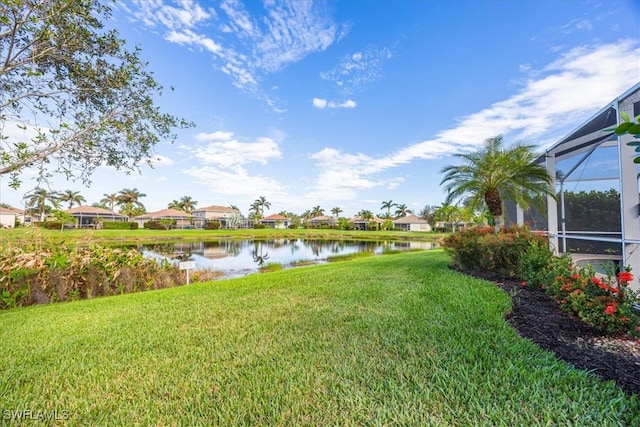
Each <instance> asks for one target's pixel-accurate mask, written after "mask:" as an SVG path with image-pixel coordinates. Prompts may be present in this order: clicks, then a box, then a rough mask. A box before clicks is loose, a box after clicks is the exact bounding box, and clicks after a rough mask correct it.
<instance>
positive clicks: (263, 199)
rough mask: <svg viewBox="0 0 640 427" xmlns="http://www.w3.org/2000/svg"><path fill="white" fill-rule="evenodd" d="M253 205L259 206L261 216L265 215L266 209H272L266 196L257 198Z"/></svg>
mask: <svg viewBox="0 0 640 427" xmlns="http://www.w3.org/2000/svg"><path fill="white" fill-rule="evenodd" d="M253 204H257V206H258V208H259V212H260V215H262V214H263V213H264V210H265V208H266V209H267V210H269V208H270V207H271V203H269V202H267V199H266V197H264V196H260V197H259V198H257V199H256V200H255V202H253ZM251 206H253V205H251Z"/></svg>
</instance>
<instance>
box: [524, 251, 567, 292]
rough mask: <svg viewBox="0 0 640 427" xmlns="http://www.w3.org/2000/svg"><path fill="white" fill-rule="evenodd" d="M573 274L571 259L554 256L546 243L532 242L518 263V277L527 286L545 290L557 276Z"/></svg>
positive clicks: (565, 255)
mask: <svg viewBox="0 0 640 427" xmlns="http://www.w3.org/2000/svg"><path fill="white" fill-rule="evenodd" d="M572 272H573V266H572V263H571V257H570V256H569V255H568V254H563V255H562V256H560V257H557V256H554V255H553V251H552V250H551V249H550V248H549V244H548V242H546V241H545V242H538V241H536V242H533V243H532V244H531V245H530V246H529V247H528V248H527V249H526V250H525V251H524V252H523V253H522V254H521V255H520V258H519V261H518V277H519V278H520V279H522V280H523V281H524V282H525V283H526V285H527V286H532V287H534V288H542V289H545V288H546V286H547V285H548V284H550V283H552V282H553V280H554V278H556V277H558V276H568V275H571V273H572Z"/></svg>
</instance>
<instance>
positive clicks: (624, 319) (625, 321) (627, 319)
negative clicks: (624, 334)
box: [620, 317, 629, 323]
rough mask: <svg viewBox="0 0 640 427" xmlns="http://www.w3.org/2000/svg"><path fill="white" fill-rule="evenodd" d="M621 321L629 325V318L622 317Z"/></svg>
mask: <svg viewBox="0 0 640 427" xmlns="http://www.w3.org/2000/svg"><path fill="white" fill-rule="evenodd" d="M620 320H622V323H627V322H628V321H629V318H628V317H622V318H621V319H620Z"/></svg>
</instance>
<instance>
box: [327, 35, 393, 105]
mask: <svg viewBox="0 0 640 427" xmlns="http://www.w3.org/2000/svg"><path fill="white" fill-rule="evenodd" d="M392 56H393V54H392V52H391V49H389V48H387V47H377V46H369V47H368V48H367V49H365V50H364V51H361V52H355V53H351V54H348V55H345V56H343V57H342V59H341V60H340V61H339V62H338V64H337V65H336V66H335V67H334V68H333V69H331V70H329V71H325V72H323V73H320V77H321V78H322V79H324V80H327V81H330V82H332V83H334V84H335V85H336V86H338V87H339V88H340V90H341V91H342V92H343V93H345V94H352V93H355V92H358V91H361V90H363V89H366V88H368V87H369V86H371V85H372V84H373V83H375V82H377V81H379V80H380V79H382V76H383V74H382V69H383V67H384V64H385V63H386V61H388V60H389V59H391V57H392Z"/></svg>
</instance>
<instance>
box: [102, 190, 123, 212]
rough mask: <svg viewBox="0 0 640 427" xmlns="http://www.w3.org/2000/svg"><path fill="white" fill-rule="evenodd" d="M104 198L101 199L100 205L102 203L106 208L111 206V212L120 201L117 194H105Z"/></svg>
mask: <svg viewBox="0 0 640 427" xmlns="http://www.w3.org/2000/svg"><path fill="white" fill-rule="evenodd" d="M103 196H104V197H103V198H102V199H100V203H102V204H103V205H105V206H109V209H110V210H113V209H114V208H115V206H116V204H117V203H118V201H119V200H120V199H119V198H118V195H117V194H116V193H111V194H106V193H105V194H103Z"/></svg>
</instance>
